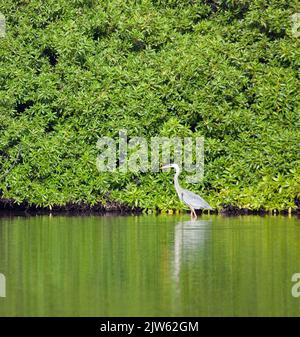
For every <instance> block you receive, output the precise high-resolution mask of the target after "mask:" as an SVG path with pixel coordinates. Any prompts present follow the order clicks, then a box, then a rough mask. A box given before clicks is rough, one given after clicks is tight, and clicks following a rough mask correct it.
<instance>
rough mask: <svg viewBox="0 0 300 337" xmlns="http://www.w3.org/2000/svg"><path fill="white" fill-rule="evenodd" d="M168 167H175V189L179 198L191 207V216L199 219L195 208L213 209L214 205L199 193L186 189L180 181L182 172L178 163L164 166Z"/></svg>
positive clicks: (164, 167) (163, 167)
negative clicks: (179, 177)
mask: <svg viewBox="0 0 300 337" xmlns="http://www.w3.org/2000/svg"><path fill="white" fill-rule="evenodd" d="M167 168H174V169H175V175H174V185H175V190H176V192H177V195H178V197H179V199H180V200H181V201H182V202H184V203H185V204H186V205H187V206H189V208H190V209H191V218H192V219H197V214H196V212H195V209H209V210H212V207H211V206H210V205H209V204H208V203H207V202H206V201H205V200H204V199H203V198H201V197H200V196H199V195H198V194H196V193H194V192H191V191H188V190H185V189H184V188H182V187H181V186H180V184H179V181H178V176H179V174H180V169H179V166H178V165H177V164H168V165H164V166H162V169H167Z"/></svg>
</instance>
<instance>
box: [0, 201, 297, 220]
mask: <svg viewBox="0 0 300 337" xmlns="http://www.w3.org/2000/svg"><path fill="white" fill-rule="evenodd" d="M187 212H188V211H185V210H180V211H178V210H174V209H170V210H168V211H162V210H159V209H157V210H154V211H153V210H144V209H142V208H139V207H131V206H129V205H126V204H122V203H120V202H115V201H114V202H112V201H109V202H107V203H106V204H102V203H100V202H99V203H97V204H95V205H89V204H87V203H84V202H78V203H76V202H70V203H67V204H66V205H63V206H60V205H54V206H52V207H51V208H50V207H42V206H37V205H30V204H29V203H27V202H22V203H20V204H17V203H16V202H15V201H14V200H12V199H0V217H2V216H7V215H9V216H34V215H66V216H89V215H101V216H105V215H141V214H156V215H158V214H168V215H172V214H185V213H187ZM196 213H197V214H198V215H201V214H212V215H223V216H247V215H258V216H266V215H273V216H276V215H285V216H300V208H299V207H297V205H296V206H295V208H292V209H291V208H290V209H284V210H276V209H274V210H264V209H260V210H251V209H247V208H239V207H237V206H233V205H222V208H221V209H214V210H212V211H209V212H208V211H202V210H196Z"/></svg>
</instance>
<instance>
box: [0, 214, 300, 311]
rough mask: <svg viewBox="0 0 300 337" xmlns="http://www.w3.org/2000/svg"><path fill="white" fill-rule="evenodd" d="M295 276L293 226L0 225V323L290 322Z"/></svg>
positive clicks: (121, 221) (265, 222)
mask: <svg viewBox="0 0 300 337" xmlns="http://www.w3.org/2000/svg"><path fill="white" fill-rule="evenodd" d="M297 272H299V273H300V220H299V219H297V218H287V217H265V218H260V217H234V218H225V217H221V216H214V217H209V216H206V217H202V218H200V219H199V220H198V221H196V222H191V221H190V220H189V218H188V216H185V217H176V216H158V217H155V216H139V217H49V216H38V217H28V218H24V217H12V218H0V273H2V274H4V275H5V277H6V297H5V298H0V316H208V315H213V316H216V315H218V316H219V315H222V316H223V315H230V316H241V315H243V316H244V315H246V316H248V315H251V316H253V315H268V316H269V315H276V316H278V315H292V316H299V315H300V297H299V298H294V297H293V296H292V294H291V288H292V285H293V283H292V282H291V278H292V275H293V274H294V273H297Z"/></svg>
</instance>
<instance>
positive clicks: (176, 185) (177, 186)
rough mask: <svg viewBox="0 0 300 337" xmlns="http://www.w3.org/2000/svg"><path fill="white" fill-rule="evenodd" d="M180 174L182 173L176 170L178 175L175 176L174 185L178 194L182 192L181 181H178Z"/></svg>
mask: <svg viewBox="0 0 300 337" xmlns="http://www.w3.org/2000/svg"><path fill="white" fill-rule="evenodd" d="M179 174H180V171H179V170H177V169H176V173H175V175H174V185H175V189H176V191H177V192H178V193H179V191H180V190H181V187H180V185H179V181H178V177H179Z"/></svg>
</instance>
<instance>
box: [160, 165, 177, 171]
mask: <svg viewBox="0 0 300 337" xmlns="http://www.w3.org/2000/svg"><path fill="white" fill-rule="evenodd" d="M168 168H174V169H175V170H176V171H177V170H179V166H178V165H177V164H167V165H164V166H162V167H161V169H162V170H166V169H168Z"/></svg>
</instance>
